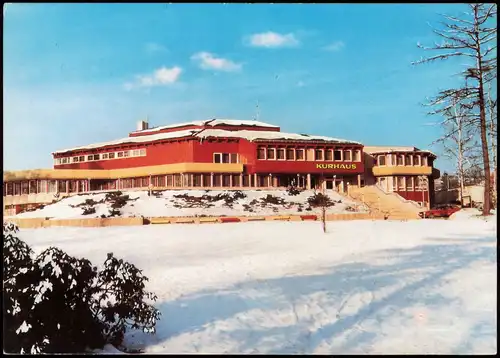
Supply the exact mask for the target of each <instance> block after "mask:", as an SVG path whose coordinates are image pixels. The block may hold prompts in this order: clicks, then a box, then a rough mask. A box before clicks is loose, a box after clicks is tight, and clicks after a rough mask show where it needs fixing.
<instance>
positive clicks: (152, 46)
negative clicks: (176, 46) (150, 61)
mask: <svg viewBox="0 0 500 358" xmlns="http://www.w3.org/2000/svg"><path fill="white" fill-rule="evenodd" d="M146 51H147V52H149V53H155V52H166V51H167V48H166V47H165V46H163V45H161V44H158V43H156V42H149V43H147V44H146Z"/></svg>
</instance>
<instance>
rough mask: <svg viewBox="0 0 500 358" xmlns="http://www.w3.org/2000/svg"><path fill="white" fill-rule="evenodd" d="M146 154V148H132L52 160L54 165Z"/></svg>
mask: <svg viewBox="0 0 500 358" xmlns="http://www.w3.org/2000/svg"><path fill="white" fill-rule="evenodd" d="M144 156H146V149H145V148H143V149H134V150H123V151H119V152H108V153H102V154H90V155H80V156H75V157H64V158H56V159H55V160H54V162H55V164H56V165H60V164H70V163H83V162H92V161H96V160H110V159H122V158H129V157H144Z"/></svg>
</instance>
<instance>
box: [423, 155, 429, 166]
mask: <svg viewBox="0 0 500 358" xmlns="http://www.w3.org/2000/svg"><path fill="white" fill-rule="evenodd" d="M422 165H423V166H424V167H426V166H427V165H428V163H427V157H425V156H422Z"/></svg>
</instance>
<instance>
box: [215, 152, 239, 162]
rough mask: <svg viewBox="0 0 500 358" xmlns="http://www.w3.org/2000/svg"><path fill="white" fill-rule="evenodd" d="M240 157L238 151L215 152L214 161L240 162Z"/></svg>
mask: <svg viewBox="0 0 500 358" xmlns="http://www.w3.org/2000/svg"><path fill="white" fill-rule="evenodd" d="M238 157H239V156H238V154H236V153H214V163H238V162H239V160H238V159H239V158H238Z"/></svg>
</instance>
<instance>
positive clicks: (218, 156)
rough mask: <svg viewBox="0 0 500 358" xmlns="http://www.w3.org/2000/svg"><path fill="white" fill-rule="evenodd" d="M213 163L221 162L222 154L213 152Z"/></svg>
mask: <svg viewBox="0 0 500 358" xmlns="http://www.w3.org/2000/svg"><path fill="white" fill-rule="evenodd" d="M214 163H222V154H221V153H214Z"/></svg>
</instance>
